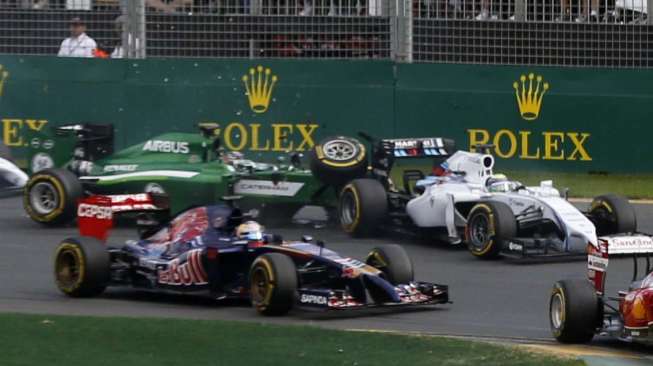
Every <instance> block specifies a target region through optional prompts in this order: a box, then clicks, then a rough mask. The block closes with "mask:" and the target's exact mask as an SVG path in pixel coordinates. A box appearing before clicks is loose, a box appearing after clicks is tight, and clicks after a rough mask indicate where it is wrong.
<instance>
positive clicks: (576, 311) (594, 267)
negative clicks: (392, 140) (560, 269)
mask: <svg viewBox="0 0 653 366" xmlns="http://www.w3.org/2000/svg"><path fill="white" fill-rule="evenodd" d="M651 253H653V238H651V237H650V236H647V235H642V234H636V235H630V236H624V235H615V236H607V237H601V238H599V246H598V248H596V247H594V246H590V249H589V250H588V256H587V268H588V277H589V280H562V281H558V282H556V283H555V285H553V290H552V292H551V298H550V302H549V320H550V323H551V331H552V333H553V336H554V337H555V338H556V339H557V340H558V341H560V342H563V343H585V342H589V341H590V340H592V338H593V337H594V335H595V334H601V335H607V336H611V337H615V338H618V339H621V340H624V341H632V342H638V343H653V268H651V259H650V254H651ZM614 255H618V256H624V255H632V257H633V263H634V267H633V278H632V282H631V284H630V286H629V287H628V290H625V291H619V292H618V294H617V296H616V297H613V296H606V295H605V294H604V289H605V279H606V276H607V269H608V263H609V257H611V256H614ZM644 264H645V268H644V273H643V276H642V277H639V276H638V272H639V270H638V267H640V266H643V265H644ZM638 278H639V279H638Z"/></svg>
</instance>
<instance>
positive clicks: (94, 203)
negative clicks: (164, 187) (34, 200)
mask: <svg viewBox="0 0 653 366" xmlns="http://www.w3.org/2000/svg"><path fill="white" fill-rule="evenodd" d="M157 201H159V200H157V197H153V196H152V195H151V194H149V193H138V194H122V195H107V196H102V195H94V196H89V197H85V198H82V199H80V200H79V201H78V202H77V225H78V227H79V234H80V235H82V236H91V237H94V238H97V239H99V240H101V241H106V240H107V238H108V236H109V231H110V230H111V228H113V219H114V216H115V215H116V214H119V213H126V212H148V211H163V210H167V203H166V202H157Z"/></svg>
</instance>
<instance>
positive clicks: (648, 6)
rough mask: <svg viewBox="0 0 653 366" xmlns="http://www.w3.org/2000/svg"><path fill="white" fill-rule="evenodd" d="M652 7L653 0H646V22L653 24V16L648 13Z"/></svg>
mask: <svg viewBox="0 0 653 366" xmlns="http://www.w3.org/2000/svg"><path fill="white" fill-rule="evenodd" d="M651 9H653V0H646V24H653V17H651V14H649V13H648V11H649V10H651Z"/></svg>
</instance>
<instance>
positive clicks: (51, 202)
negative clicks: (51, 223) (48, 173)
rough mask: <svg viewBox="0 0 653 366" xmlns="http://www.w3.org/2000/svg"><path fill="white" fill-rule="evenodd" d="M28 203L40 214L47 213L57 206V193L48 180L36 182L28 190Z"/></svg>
mask: <svg viewBox="0 0 653 366" xmlns="http://www.w3.org/2000/svg"><path fill="white" fill-rule="evenodd" d="M29 199H30V205H31V206H32V208H33V209H34V211H36V212H37V213H38V214H40V215H47V214H49V213H51V212H52V211H54V210H55V209H56V208H57V207H59V199H60V198H59V194H58V192H57V189H56V188H55V187H54V186H53V185H52V183H50V182H39V183H36V184H35V185H34V186H33V187H32V189H31V190H30V197H29Z"/></svg>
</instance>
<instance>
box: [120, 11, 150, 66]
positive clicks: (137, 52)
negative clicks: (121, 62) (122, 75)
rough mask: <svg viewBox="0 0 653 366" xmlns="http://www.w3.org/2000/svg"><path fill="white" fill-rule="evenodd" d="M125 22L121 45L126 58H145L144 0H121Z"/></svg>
mask: <svg viewBox="0 0 653 366" xmlns="http://www.w3.org/2000/svg"><path fill="white" fill-rule="evenodd" d="M121 7H122V13H123V15H124V16H125V18H126V19H125V22H124V25H123V32H122V47H123V50H124V57H126V58H145V56H146V52H145V0H121Z"/></svg>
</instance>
